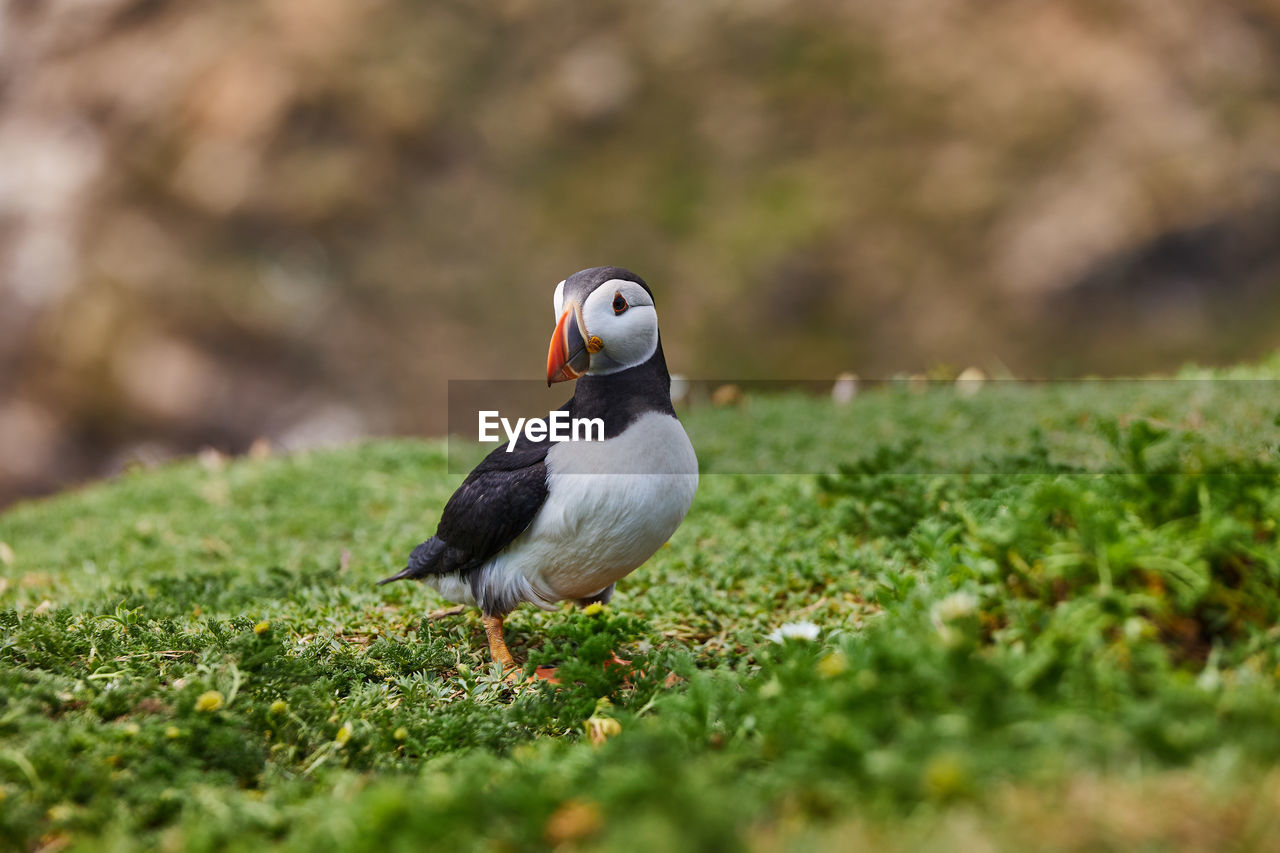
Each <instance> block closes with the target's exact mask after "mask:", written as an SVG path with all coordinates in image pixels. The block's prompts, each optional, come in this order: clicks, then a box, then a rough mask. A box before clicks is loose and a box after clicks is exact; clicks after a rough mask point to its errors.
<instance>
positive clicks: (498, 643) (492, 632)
mask: <svg viewBox="0 0 1280 853" xmlns="http://www.w3.org/2000/svg"><path fill="white" fill-rule="evenodd" d="M480 621H481V622H483V623H484V634H485V636H486V637H488V638H489V656H490V657H492V658H493V659H494V660H495V661H496V662H498V663H500V664H502V668H503V669H519V664H517V663H516V659H515V658H513V657H512V656H511V650H510V649H508V648H507V641H506V640H504V639H503V638H502V617H501V616H488V615H485V616H482V617H481V618H480Z"/></svg>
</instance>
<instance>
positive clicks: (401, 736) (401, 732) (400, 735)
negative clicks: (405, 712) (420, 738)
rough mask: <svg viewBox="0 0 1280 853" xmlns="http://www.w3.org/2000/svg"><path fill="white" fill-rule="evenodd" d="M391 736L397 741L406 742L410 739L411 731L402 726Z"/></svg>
mask: <svg viewBox="0 0 1280 853" xmlns="http://www.w3.org/2000/svg"><path fill="white" fill-rule="evenodd" d="M391 736H392V737H393V738H395V739H396V740H405V739H406V738H408V737H409V730H408V729H406V728H405V727H404V726H401V727H400V728H398V729H396V730H395V731H394V732H393V733H392V734H391Z"/></svg>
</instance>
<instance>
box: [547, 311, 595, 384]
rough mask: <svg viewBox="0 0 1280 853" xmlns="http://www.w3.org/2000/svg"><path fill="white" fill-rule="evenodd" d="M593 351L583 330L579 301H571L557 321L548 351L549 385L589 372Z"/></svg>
mask: <svg viewBox="0 0 1280 853" xmlns="http://www.w3.org/2000/svg"><path fill="white" fill-rule="evenodd" d="M590 363H591V353H590V351H588V349H587V340H586V334H585V333H584V332H583V330H582V313H581V311H579V309H578V305H577V303H574V302H571V303H569V307H567V308H565V309H564V313H563V314H561V315H560V319H559V321H557V322H556V330H555V332H554V333H553V334H552V335H551V348H550V349H549V350H548V351H547V385H548V386H550V385H551V383H553V382H564V381H566V380H568V379H577V378H578V377H579V376H581V375H582V374H584V373H586V372H587V368H588V367H589V366H590Z"/></svg>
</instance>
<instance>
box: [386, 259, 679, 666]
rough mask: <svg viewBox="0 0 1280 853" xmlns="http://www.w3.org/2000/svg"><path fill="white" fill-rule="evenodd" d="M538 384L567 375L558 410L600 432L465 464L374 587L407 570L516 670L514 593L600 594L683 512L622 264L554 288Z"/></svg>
mask: <svg viewBox="0 0 1280 853" xmlns="http://www.w3.org/2000/svg"><path fill="white" fill-rule="evenodd" d="M555 315H556V328H555V333H554V334H553V335H552V337H551V350H550V352H549V353H548V355H547V384H548V385H550V384H551V383H553V382H561V381H565V380H569V379H577V380H578V384H577V387H576V388H575V390H574V394H573V397H572V398H570V400H569V402H567V403H565V405H564V406H562V407H561V408H562V409H563V410H566V411H568V413H569V416H570V417H571V418H600V419H602V420H603V421H604V440H603V441H582V440H579V441H562V442H551V441H547V440H543V441H529V440H528V439H527V437H525V436H523V435H521V436H519V437H518V438H515V439H512V442H514V443H515V447H514V448H511V450H510V451H508V447H507V445H503V446H501V447H499V448H498V449H497V450H494V451H493V452H492V453H490V454H489V455H488V456H487V457H485V459H484V461H482V462H481V463H480V464H479V465H477V466H476V468H475V470H473V471H472V472H471V473H470V474H469V475H468V476H467V478H466V479H465V480H464V481H463V482H462V485H461V486H459V487H458V490H457V491H456V492H454V494H453V497H451V498H450V499H449V502H448V503H447V504H446V505H445V508H444V513H443V514H442V515H441V517H440V523H439V526H438V527H437V529H436V534H435V536H432V537H431V538H430V539H428V540H427V541H426V542H423V543H422V544H421V545H419V546H418V547H417V548H415V549H414V550H413V553H412V554H410V556H409V565H408V566H407V567H406V568H405V569H404V570H403V571H401V572H400V573H399V574H396V575H394V576H392V577H389V578H387V579H386V580H383V581H382V583H388V582H390V581H394V580H401V579H416V580H421V581H423V582H425V583H428V584H430V585H431V586H433V587H434V588H435V589H436V590H437V591H438V592H439V593H440V594H441V595H442V596H443V597H444V598H446V599H448V600H450V601H453V602H455V603H459V604H470V605H475V606H477V607H479V608H480V610H481V613H482V616H483V621H484V627H485V634H486V635H487V637H488V640H489V651H490V653H491V654H492V656H493V659H494V660H495V661H497V662H498V663H500V664H502V666H503V667H504V668H513V667H515V666H516V663H515V660H514V659H513V658H512V656H511V652H510V651H509V650H508V649H507V644H506V641H505V640H504V638H503V635H502V621H503V618H504V617H505V616H506V615H507V614H508V613H510V612H511V611H512V610H514V609H515V608H516V607H517V606H519V605H520V604H522V603H524V602H528V603H530V604H533V605H536V606H538V607H541V608H543V609H545V610H553V609H555V607H556V604H557V603H558V602H561V601H566V600H571V601H576V602H578V603H579V604H580V605H583V606H585V605H588V604H590V603H592V602H602V603H603V602H607V601H608V600H609V598H610V597H611V596H612V594H613V588H614V584H616V583H617V582H618V581H619V580H621V579H622V578H623V577H625V576H626V575H627V574H629V573H630V572H631V571H633V570H634V569H636V568H637V567H638V566H640V565H641V564H642V563H644V562H645V561H646V560H648V559H649V557H651V556H652V555H653V553H654V552H655V551H657V550H658V549H659V548H660V547H662V545H663V543H665V542H666V541H667V540H668V539H669V538H670V537H671V535H672V534H673V533H675V531H676V528H677V527H679V526H680V523H681V522H682V521H683V520H684V517H685V514H686V513H687V512H688V511H689V506H690V504H691V503H692V502H693V496H694V493H695V492H696V491H697V488H698V460H697V458H696V457H695V456H694V453H693V446H692V445H691V444H690V443H689V438H688V436H687V435H685V431H684V428H683V427H682V426H681V425H680V421H679V420H677V419H676V413H675V409H674V408H673V407H672V405H671V377H670V375H669V374H668V373H667V363H666V360H665V358H664V357H663V354H662V339H661V337H660V336H659V334H658V314H657V311H656V310H655V309H654V305H653V293H652V291H650V290H649V286H648V285H647V284H645V283H644V281H643V280H642V279H641V278H640V277H639V276H637V275H636V274H635V273H632V272H628V271H627V270H624V269H621V268H619V267H594V268H592V269H586V270H582V271H581V272H577V273H574V274H573V275H571V276H569V277H568V278H567V279H565V280H564V281H562V282H560V283H559V284H558V285H557V286H556V291H555Z"/></svg>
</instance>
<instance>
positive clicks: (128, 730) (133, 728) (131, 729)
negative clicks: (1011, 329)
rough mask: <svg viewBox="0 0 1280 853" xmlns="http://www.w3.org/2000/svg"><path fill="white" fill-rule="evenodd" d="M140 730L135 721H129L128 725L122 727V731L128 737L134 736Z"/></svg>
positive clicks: (140, 727)
mask: <svg viewBox="0 0 1280 853" xmlns="http://www.w3.org/2000/svg"><path fill="white" fill-rule="evenodd" d="M141 731H142V726H140V725H138V724H137V723H129V725H127V726H125V727H124V733H125V734H126V735H128V736H129V737H136V736H137V735H138V733H139V732H141Z"/></svg>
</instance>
